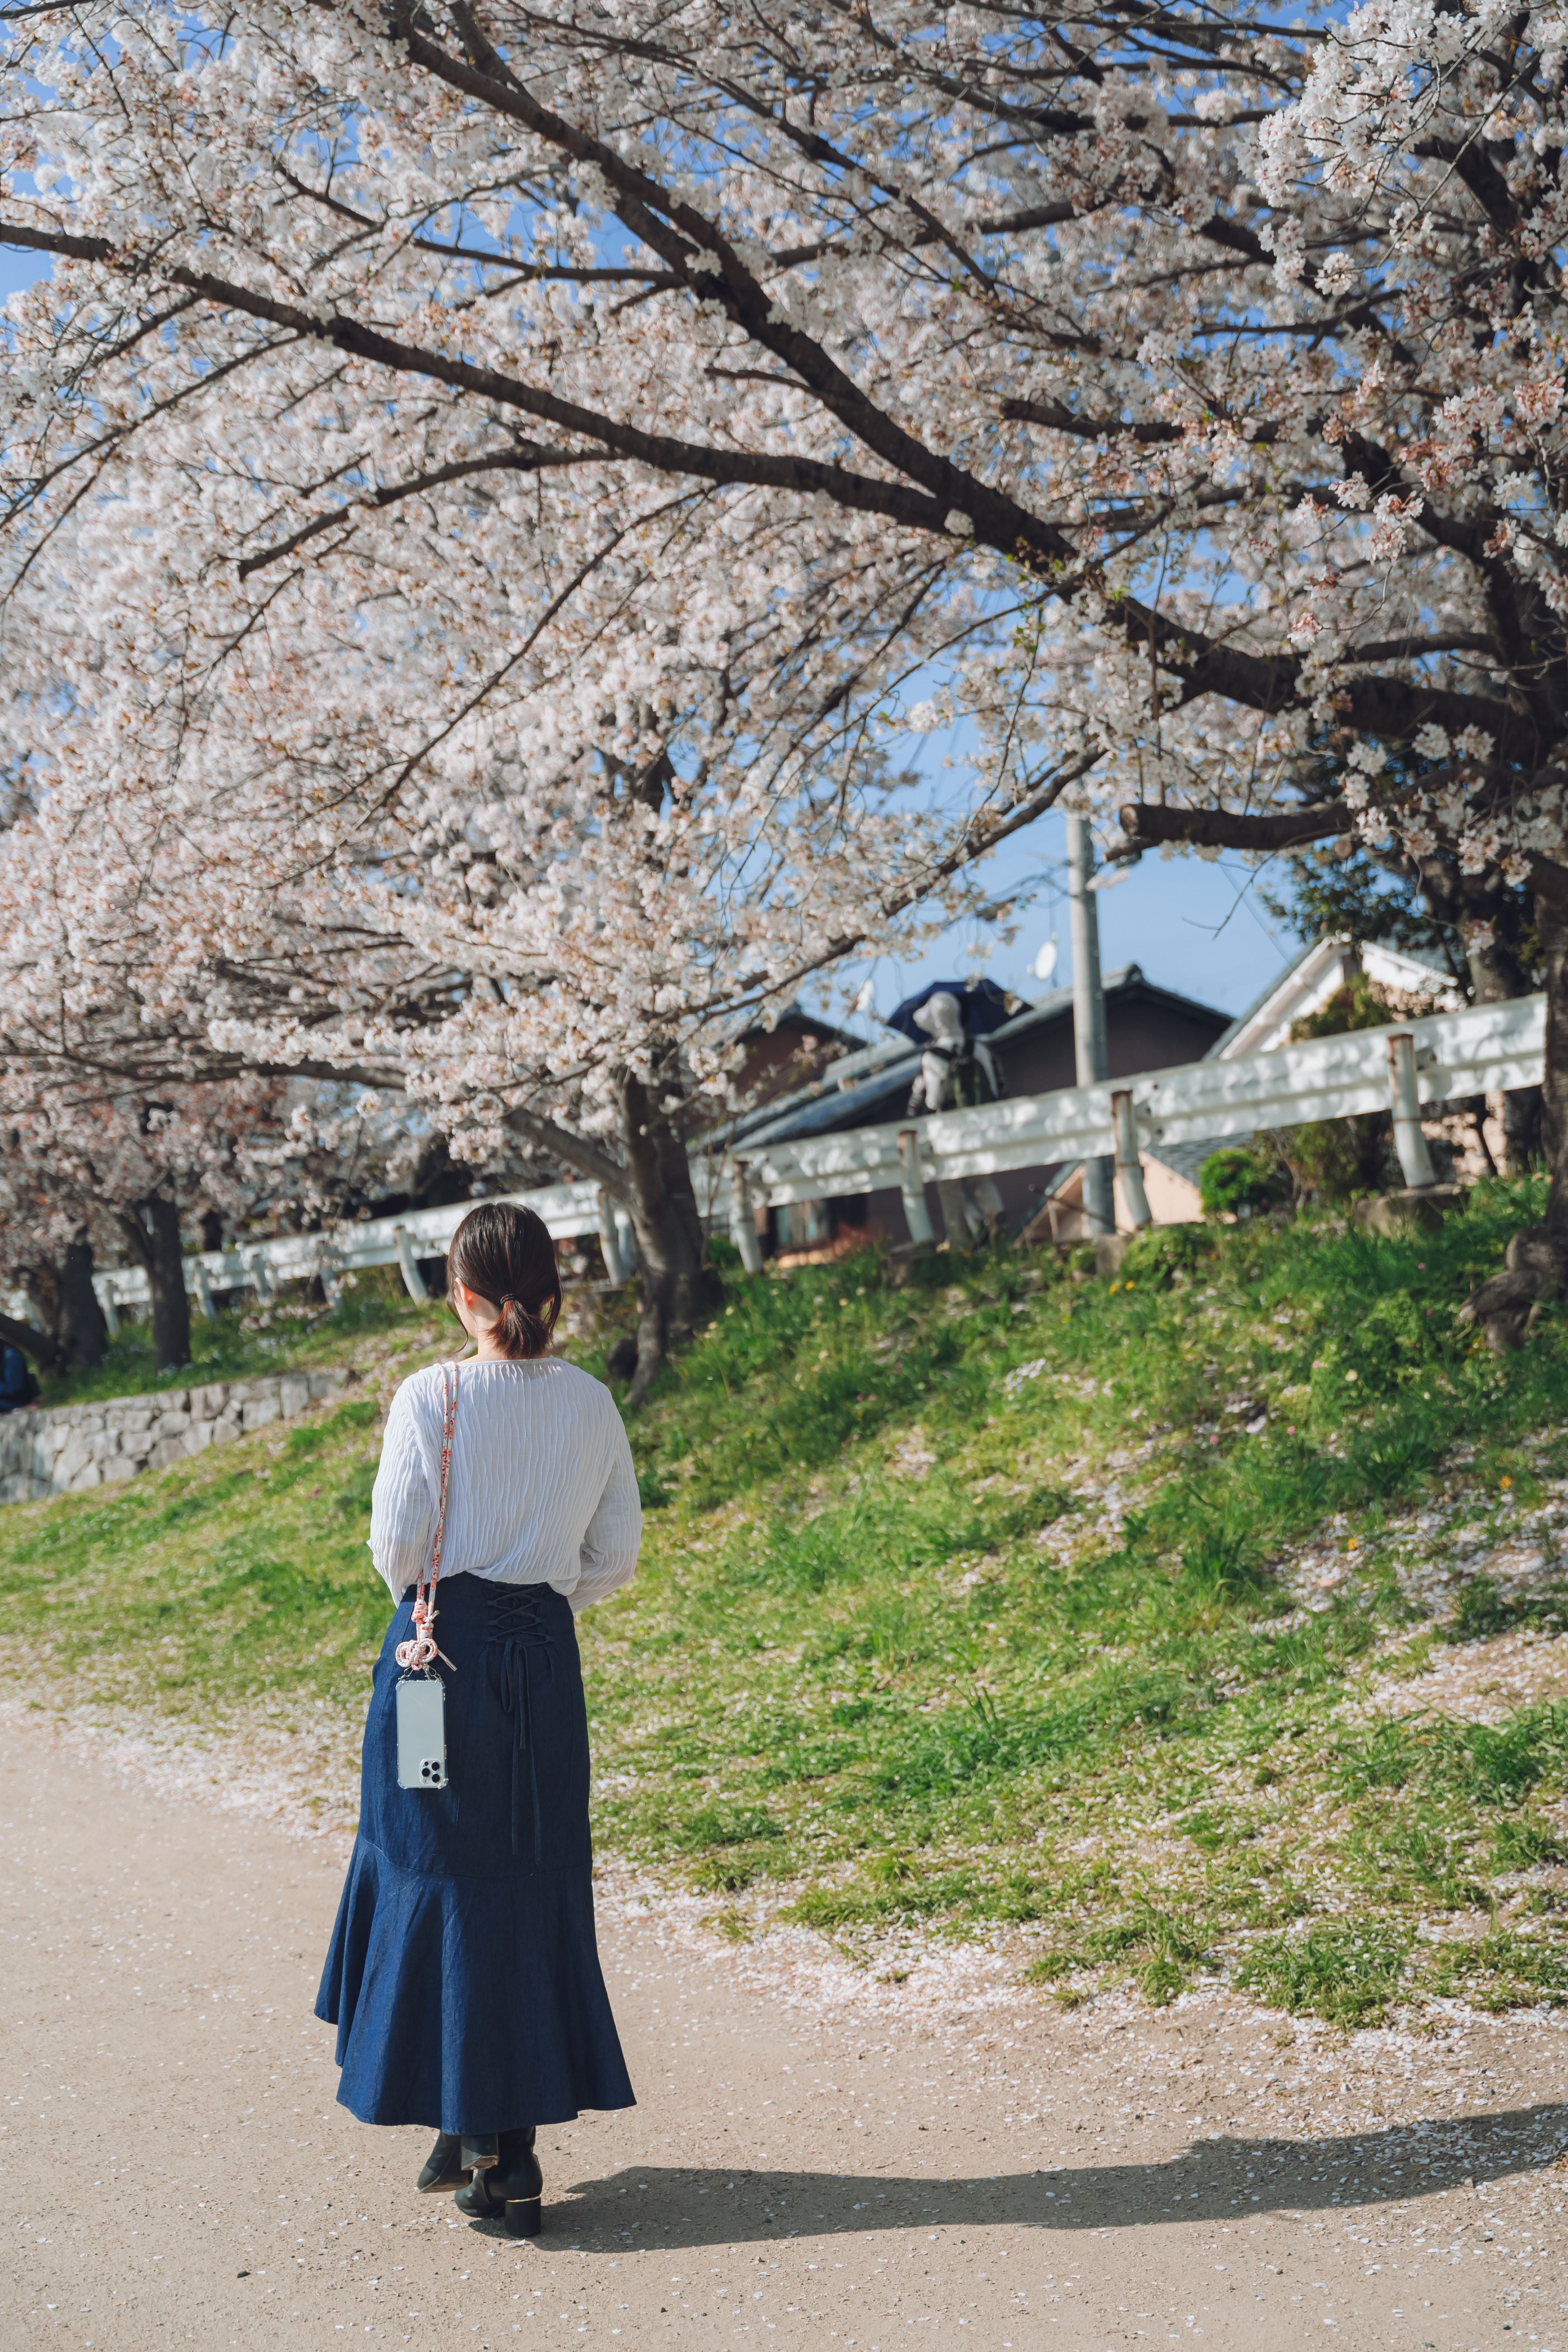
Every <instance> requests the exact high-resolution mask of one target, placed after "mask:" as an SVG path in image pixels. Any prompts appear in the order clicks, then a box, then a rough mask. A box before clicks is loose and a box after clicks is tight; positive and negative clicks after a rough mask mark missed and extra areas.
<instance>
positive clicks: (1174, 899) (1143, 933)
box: [869, 815, 1300, 1013]
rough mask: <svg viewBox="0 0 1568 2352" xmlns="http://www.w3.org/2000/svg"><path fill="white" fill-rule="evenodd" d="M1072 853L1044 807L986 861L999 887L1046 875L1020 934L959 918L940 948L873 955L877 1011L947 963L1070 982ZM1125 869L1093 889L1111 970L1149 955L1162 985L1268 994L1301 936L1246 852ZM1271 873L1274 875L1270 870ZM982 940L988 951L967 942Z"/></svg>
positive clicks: (1236, 1001)
mask: <svg viewBox="0 0 1568 2352" xmlns="http://www.w3.org/2000/svg"><path fill="white" fill-rule="evenodd" d="M1066 857H1067V838H1066V825H1065V823H1064V821H1063V819H1062V818H1061V817H1059V816H1056V815H1052V816H1047V817H1045V818H1042V820H1041V821H1040V823H1039V824H1037V825H1032V826H1031V827H1030V828H1029V829H1028V831H1027V832H1026V833H1023V834H1020V835H1017V836H1016V839H1015V840H1014V841H1012V842H1009V843H1008V844H1007V845H1006V846H1005V849H1004V850H1003V851H1001V852H1000V853H998V855H997V856H996V857H995V859H994V860H993V862H992V863H991V864H990V865H989V866H986V868H985V869H984V871H985V875H986V878H987V883H988V886H989V887H991V888H993V889H994V890H995V891H997V892H998V893H1001V892H1004V891H1005V890H1007V889H1012V888H1016V887H1020V886H1023V885H1025V884H1027V883H1031V882H1035V881H1039V882H1040V883H1041V884H1042V886H1043V887H1041V890H1040V895H1039V897H1038V898H1037V900H1036V902H1035V905H1034V908H1033V911H1032V912H1029V911H1026V912H1025V913H1024V915H1023V917H1022V919H1021V920H1020V922H1019V925H1018V932H1017V937H1016V940H1015V941H1014V943H1013V944H1012V946H1011V947H1004V946H1002V945H1000V944H999V942H998V940H996V938H995V935H994V933H992V934H983V933H978V932H976V931H975V930H974V929H973V927H972V926H968V925H955V926H954V927H953V929H952V930H951V931H950V932H949V933H948V934H947V936H946V938H945V939H944V940H942V941H941V942H940V943H939V944H938V946H937V947H936V948H935V949H934V950H932V951H931V953H929V954H925V955H921V956H919V957H910V959H909V960H908V961H894V960H893V959H892V958H888V959H885V960H884V961H882V962H880V963H879V964H878V965H877V966H876V967H875V969H874V970H873V971H871V973H870V975H869V976H870V978H871V979H872V982H873V984H874V986H875V989H876V998H875V1009H876V1011H877V1012H878V1013H888V1012H890V1011H891V1009H892V1007H893V1006H894V1004H896V1003H898V1001H899V999H900V997H902V996H907V995H909V994H910V992H912V991H913V990H914V989H917V988H919V987H921V986H922V985H923V984H924V982H927V981H928V980H935V979H939V978H942V977H943V976H944V975H946V974H949V973H952V974H955V975H956V976H958V977H960V978H963V977H965V976H967V974H968V973H970V972H972V971H987V972H989V973H990V975H991V977H992V978H993V979H994V980H996V981H1000V982H1002V984H1003V985H1004V986H1005V987H1007V988H1012V989H1015V990H1016V992H1017V993H1018V994H1019V995H1020V996H1023V997H1026V998H1030V999H1033V998H1036V997H1038V996H1041V995H1043V994H1044V993H1045V992H1046V990H1047V988H1059V987H1065V986H1066V984H1067V982H1068V980H1069V979H1070V978H1071V976H1072V954H1071V950H1070V947H1069V944H1068V910H1067V898H1066ZM1121 872H1122V876H1123V878H1122V879H1121V880H1119V881H1117V882H1116V883H1115V884H1114V885H1113V887H1110V888H1109V889H1102V890H1099V891H1097V892H1096V893H1095V897H1096V898H1097V900H1098V902H1099V908H1100V964H1101V967H1102V969H1103V970H1105V971H1115V970H1116V969H1117V967H1118V966H1119V965H1121V964H1128V963H1136V964H1140V965H1142V969H1143V971H1145V972H1146V973H1147V974H1148V976H1149V978H1150V979H1151V980H1152V981H1153V982H1156V984H1157V985H1158V986H1160V987H1162V988H1169V989H1173V990H1174V991H1175V992H1177V993H1178V994H1179V995H1182V996H1190V997H1194V998H1195V999H1196V1000H1197V1001H1198V1003H1202V1004H1212V1005H1214V1006H1215V1007H1217V1008H1218V1010H1219V1011H1221V1012H1223V1013H1239V1012H1240V1011H1241V1010H1242V1009H1243V1007H1244V1006H1245V1005H1247V1004H1249V1003H1251V1001H1252V999H1253V998H1254V997H1255V996H1258V995H1259V994H1260V993H1261V992H1262V991H1263V989H1264V987H1265V986H1266V984H1267V983H1268V981H1270V980H1271V979H1272V978H1273V977H1274V975H1275V974H1276V973H1277V972H1278V971H1279V970H1280V969H1281V968H1282V967H1283V966H1284V965H1285V964H1286V963H1288V962H1289V961H1290V959H1291V957H1292V956H1294V955H1295V954H1296V953H1297V951H1298V949H1299V947H1300V941H1299V940H1296V939H1295V937H1294V936H1293V935H1292V934H1291V933H1290V932H1289V931H1287V930H1286V929H1283V927H1282V926H1281V925H1279V924H1278V923H1275V922H1274V921H1272V920H1271V919H1270V918H1269V917H1268V915H1267V914H1266V913H1265V911H1264V909H1263V908H1262V906H1261V905H1260V904H1259V903H1258V887H1257V886H1258V878H1259V877H1258V874H1257V873H1256V872H1255V871H1254V870H1253V869H1252V868H1250V867H1248V866H1243V865H1242V864H1241V862H1240V860H1239V859H1237V858H1221V859H1216V860H1215V861H1214V862H1213V863H1210V862H1208V861H1205V859H1203V858H1199V857H1194V856H1191V855H1185V856H1177V857H1172V858H1162V857H1159V856H1152V855H1151V856H1145V857H1144V858H1143V859H1142V861H1141V863H1140V864H1138V865H1137V866H1132V867H1131V868H1125V867H1124V868H1122V869H1121ZM1265 878H1266V879H1273V878H1274V877H1273V875H1272V871H1271V870H1269V871H1268V872H1267V873H1266V876H1265ZM1053 932H1054V933H1055V934H1056V937H1057V940H1058V951H1057V964H1056V969H1055V971H1053V973H1052V974H1051V977H1050V979H1049V980H1048V981H1045V982H1042V981H1038V980H1037V979H1035V978H1034V976H1033V973H1032V971H1031V969H1030V967H1031V966H1032V964H1033V963H1034V961H1035V956H1036V952H1037V950H1038V948H1039V947H1040V946H1041V944H1042V942H1043V941H1045V940H1048V939H1049V938H1050V937H1051V935H1052V933H1053ZM982 948H984V950H985V952H984V957H983V958H982V957H981V956H980V955H979V954H978V952H975V953H971V952H969V950H972V949H973V950H980V949H982Z"/></svg>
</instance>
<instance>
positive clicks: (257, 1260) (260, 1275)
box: [248, 1250, 272, 1307]
mask: <svg viewBox="0 0 1568 2352" xmlns="http://www.w3.org/2000/svg"><path fill="white" fill-rule="evenodd" d="M248 1265H249V1267H250V1279H251V1280H252V1282H254V1283H255V1285H256V1296H257V1298H258V1301H259V1303H260V1304H261V1305H262V1306H263V1307H270V1306H271V1304H272V1276H271V1275H270V1274H269V1273H268V1270H267V1259H266V1257H265V1255H264V1254H263V1253H262V1252H261V1251H260V1250H252V1251H251V1253H250V1257H249V1260H248Z"/></svg>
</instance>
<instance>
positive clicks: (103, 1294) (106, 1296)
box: [98, 1282, 120, 1339]
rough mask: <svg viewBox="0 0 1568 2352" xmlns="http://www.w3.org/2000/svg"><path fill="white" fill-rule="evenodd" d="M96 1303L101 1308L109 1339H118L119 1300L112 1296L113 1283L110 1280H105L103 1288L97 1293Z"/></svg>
mask: <svg viewBox="0 0 1568 2352" xmlns="http://www.w3.org/2000/svg"><path fill="white" fill-rule="evenodd" d="M98 1303H99V1305H100V1307H102V1309H103V1327H104V1329H105V1330H106V1331H107V1332H108V1334H109V1336H110V1339H118V1338H119V1336H120V1302H119V1300H118V1299H117V1298H116V1297H115V1296H114V1285H113V1284H112V1282H106V1283H105V1284H104V1286H103V1288H102V1289H101V1290H100V1292H99V1294H98Z"/></svg>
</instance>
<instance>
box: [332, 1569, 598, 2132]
mask: <svg viewBox="0 0 1568 2352" xmlns="http://www.w3.org/2000/svg"><path fill="white" fill-rule="evenodd" d="M413 1601H414V1595H413V1592H412V1591H408V1592H405V1594H404V1596H403V1603H402V1606H401V1607H400V1608H399V1610H398V1612H397V1614H396V1615H395V1617H394V1619H393V1621H392V1622H391V1624H390V1625H389V1626H388V1628H387V1631H386V1639H385V1641H384V1643H382V1647H381V1655H380V1657H379V1658H378V1659H377V1660H376V1664H375V1672H374V1691H373V1694H372V1697H371V1702H370V1716H369V1718H368V1720H367V1722H366V1724H365V1731H364V1753H363V1764H362V1768H361V1775H360V1820H359V1834H358V1836H357V1838H356V1839H355V1841H354V1849H353V1856H352V1858H351V1860H350V1863H349V1873H348V1879H347V1882H346V1884H345V1885H344V1887H343V1893H342V1902H341V1903H340V1904H339V1906H338V1917H337V1925H336V1927H334V1928H333V1930H332V1941H331V1950H330V1951H329V1952H328V1954H327V1965H326V1968H325V1969H324V1970H323V1972H322V1976H321V1990H320V1992H319V1993H318V1994H317V1996H316V2015H317V2016H318V2017H320V2018H322V2019H324V2020H325V2021H326V2022H327V2023H328V2024H329V2025H335V2026H336V2027H337V2030H338V2064H339V2066H340V2068H341V2069H342V2078H341V2080H340V2083H339V2085H338V2097H339V2099H340V2101H341V2102H342V2105H344V2106H345V2107H347V2108H348V2109H349V2111H350V2113H351V2114H352V2115H355V2116H358V2117H359V2118H360V2121H361V2122H362V2123H367V2124H427V2125H429V2126H431V2127H432V2128H433V2129H437V2130H439V2131H446V2132H465V2133H468V2135H469V2136H470V2137H472V2136H474V2135H477V2134H479V2133H488V2132H496V2131H512V2130H515V2129H517V2128H518V2127H519V2126H522V2125H526V2124H558V2123H567V2122H569V2121H570V2120H571V2118H572V2117H573V2116H575V2115H576V2114H577V2113H578V2111H579V2110H580V2109H581V2108H584V2107H629V2106H632V2105H635V2104H636V2102H635V2100H634V2099H633V2096H632V2086H631V2084H630V2082H629V2080H628V2079H627V2075H626V2061H625V2059H624V2058H623V2057H622V2055H621V2045H620V2041H619V2038H618V2036H617V2035H616V2025H615V2020H614V2018H613V2017H612V2016H611V2014H610V2002H609V1996H608V1994H607V1993H606V1992H605V1979H604V1977H603V1975H602V1973H601V1971H600V1968H599V1954H598V1948H597V1946H596V1944H595V1937H594V1892H593V1855H592V1850H591V1847H590V1844H589V1839H588V1722H587V1714H586V1710H585V1708H584V1700H583V1674H582V1666H581V1664H580V1662H579V1659H578V1654H577V1634H576V1629H575V1627H574V1622H573V1618H572V1609H571V1604H570V1603H569V1602H568V1601H564V1600H563V1598H562V1596H561V1595H560V1593H558V1592H555V1591H552V1590H551V1588H550V1587H549V1586H548V1585H542V1584H527V1585H516V1584H493V1583H490V1582H489V1581H488V1580H486V1579H484V1578H482V1577H477V1576H464V1575H457V1576H453V1577H451V1578H449V1579H448V1578H445V1577H444V1578H443V1579H442V1580H441V1585H440V1589H439V1595H438V1616H437V1626H436V1633H437V1640H438V1641H439V1643H440V1644H441V1647H442V1649H443V1650H444V1651H445V1652H446V1654H447V1656H448V1657H449V1658H450V1659H451V1661H452V1664H453V1667H454V1668H455V1671H454V1672H447V1669H446V1668H442V1669H441V1673H442V1676H443V1680H444V1681H445V1683H446V1687H447V1711H446V1729H447V1776H448V1785H447V1787H446V1788H444V1789H400V1788H399V1787H398V1785H397V1726H396V1706H395V1699H394V1696H393V1694H394V1692H395V1689H396V1686H397V1682H398V1665H397V1661H396V1658H395V1655H394V1653H395V1649H396V1646H397V1644H398V1643H399V1642H405V1641H407V1639H408V1638H409V1635H410V1633H412V1631H413V1623H412V1619H413Z"/></svg>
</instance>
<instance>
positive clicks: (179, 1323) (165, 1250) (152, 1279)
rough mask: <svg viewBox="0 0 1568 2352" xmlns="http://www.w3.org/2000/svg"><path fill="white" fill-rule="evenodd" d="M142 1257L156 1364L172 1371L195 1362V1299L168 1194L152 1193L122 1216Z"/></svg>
mask: <svg viewBox="0 0 1568 2352" xmlns="http://www.w3.org/2000/svg"><path fill="white" fill-rule="evenodd" d="M120 1223H121V1230H122V1232H123V1233H124V1235H125V1238H126V1240H127V1241H128V1242H129V1243H130V1244H131V1246H132V1249H133V1250H134V1251H135V1253H136V1255H137V1257H138V1258H139V1259H140V1260H141V1262H142V1267H143V1270H144V1271H145V1273H146V1276H147V1287H148V1289H149V1290H150V1291H151V1293H152V1296H153V1368H154V1370H157V1371H160V1372H172V1371H175V1370H178V1368H179V1366H180V1365H182V1364H188V1363H189V1362H190V1360H191V1302H190V1300H189V1298H188V1297H186V1295H185V1265H184V1251H183V1250H182V1248H181V1246H180V1212H179V1209H178V1207H177V1206H176V1204H175V1203H174V1202H173V1201H171V1200H168V1199H166V1198H165V1196H164V1195H163V1193H162V1192H150V1193H149V1194H148V1195H147V1198H146V1199H145V1200H144V1201H138V1202H137V1203H136V1206H135V1208H134V1209H132V1210H130V1211H129V1212H127V1213H124V1214H123V1215H121V1219H120Z"/></svg>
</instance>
